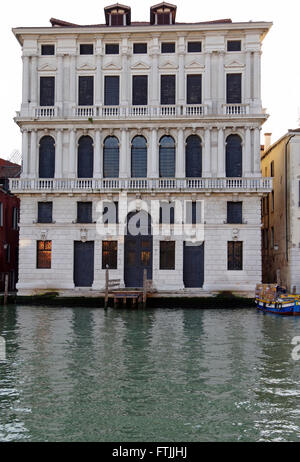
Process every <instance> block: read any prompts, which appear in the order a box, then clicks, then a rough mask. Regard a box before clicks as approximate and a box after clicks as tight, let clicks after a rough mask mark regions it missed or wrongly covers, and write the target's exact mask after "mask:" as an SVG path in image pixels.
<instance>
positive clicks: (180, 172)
mask: <svg viewBox="0 0 300 462" xmlns="http://www.w3.org/2000/svg"><path fill="white" fill-rule="evenodd" d="M184 151H185V150H184V132H183V129H182V128H179V129H178V132H177V152H176V172H175V177H176V178H184V177H185V155H184V154H185V152H184Z"/></svg>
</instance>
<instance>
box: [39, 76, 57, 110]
mask: <svg viewBox="0 0 300 462" xmlns="http://www.w3.org/2000/svg"><path fill="white" fill-rule="evenodd" d="M54 100H55V77H40V106H54Z"/></svg>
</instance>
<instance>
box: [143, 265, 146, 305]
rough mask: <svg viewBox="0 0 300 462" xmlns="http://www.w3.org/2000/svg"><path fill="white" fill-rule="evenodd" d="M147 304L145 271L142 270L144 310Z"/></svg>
mask: <svg viewBox="0 0 300 462" xmlns="http://www.w3.org/2000/svg"><path fill="white" fill-rule="evenodd" d="M146 303H147V270H146V269H144V277H143V308H146Z"/></svg>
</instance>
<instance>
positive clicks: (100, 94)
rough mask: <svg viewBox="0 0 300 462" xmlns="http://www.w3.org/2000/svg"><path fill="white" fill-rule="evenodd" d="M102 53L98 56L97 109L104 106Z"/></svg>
mask: <svg viewBox="0 0 300 462" xmlns="http://www.w3.org/2000/svg"><path fill="white" fill-rule="evenodd" d="M102 85H103V83H102V53H100V52H99V53H98V54H97V55H96V82H95V104H96V106H97V107H101V106H103V90H102Z"/></svg>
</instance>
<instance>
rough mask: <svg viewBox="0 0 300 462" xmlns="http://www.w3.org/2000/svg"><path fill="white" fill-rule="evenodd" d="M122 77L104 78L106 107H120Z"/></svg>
mask: <svg viewBox="0 0 300 462" xmlns="http://www.w3.org/2000/svg"><path fill="white" fill-rule="evenodd" d="M119 104H120V77H119V76H118V75H114V76H105V77H104V105H105V106H119Z"/></svg>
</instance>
